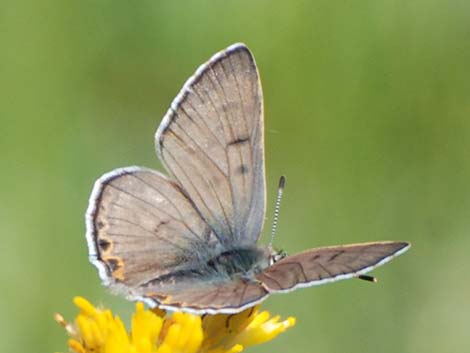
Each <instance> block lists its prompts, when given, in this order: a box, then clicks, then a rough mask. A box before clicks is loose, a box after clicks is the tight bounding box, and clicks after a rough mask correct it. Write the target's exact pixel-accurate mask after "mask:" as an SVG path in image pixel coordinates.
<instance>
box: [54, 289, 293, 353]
mask: <svg viewBox="0 0 470 353" xmlns="http://www.w3.org/2000/svg"><path fill="white" fill-rule="evenodd" d="M74 303H75V305H76V306H77V307H78V309H79V310H80V312H79V314H78V315H77V317H76V318H75V322H74V323H73V324H71V323H67V322H66V321H65V320H64V319H63V318H62V316H60V315H59V314H56V315H55V319H56V321H57V322H59V323H60V324H61V325H62V326H63V327H64V328H65V329H66V331H67V332H68V334H69V336H70V339H69V341H68V346H69V348H70V349H71V350H72V351H73V352H76V353H91V352H93V353H225V352H230V353H236V352H241V351H242V350H243V349H244V348H245V347H248V346H252V345H255V344H260V343H264V342H267V341H270V340H272V339H273V338H274V337H276V336H277V335H278V334H280V333H281V332H283V331H285V330H286V329H287V328H289V327H292V326H294V325H295V319H294V318H292V317H289V318H288V319H287V320H284V321H279V316H275V317H271V316H270V314H269V313H268V312H267V311H263V312H258V307H254V308H251V309H247V310H245V311H243V312H241V313H239V314H235V315H222V314H221V315H205V316H203V317H200V316H197V315H191V314H186V313H182V312H175V313H173V314H172V315H170V314H166V313H165V312H164V311H162V310H159V309H151V310H146V309H145V308H144V305H143V304H142V303H137V304H136V309H135V312H134V314H133V316H132V324H131V331H130V332H127V330H126V328H125V326H124V324H123V322H122V321H121V319H120V318H119V317H118V316H117V315H113V314H112V312H111V311H110V310H109V309H99V308H96V307H94V306H93V305H92V304H90V303H89V302H88V301H87V300H86V299H84V298H82V297H76V298H74Z"/></svg>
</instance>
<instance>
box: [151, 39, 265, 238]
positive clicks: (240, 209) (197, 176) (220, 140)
mask: <svg viewBox="0 0 470 353" xmlns="http://www.w3.org/2000/svg"><path fill="white" fill-rule="evenodd" d="M156 146H157V151H158V153H159V155H160V158H161V160H162V161H163V163H164V164H165V166H166V168H167V169H168V171H169V172H170V173H171V174H172V175H173V176H174V177H175V178H176V180H177V181H178V182H179V183H180V184H181V186H182V187H183V189H184V190H185V192H186V193H187V194H188V195H189V196H190V197H191V199H192V200H193V201H194V203H195V205H196V207H197V208H198V210H199V211H200V213H201V214H202V216H203V218H204V219H205V220H206V222H207V223H208V224H209V225H210V226H211V228H212V229H213V230H214V232H215V233H216V234H217V236H218V237H219V239H220V240H221V241H222V242H233V241H238V242H244V241H246V242H249V243H254V242H256V240H257V239H258V236H259V234H260V232H261V228H262V225H263V221H264V214H265V179H264V155H263V154H264V150H263V148H264V141H263V105H262V91H261V84H260V80H259V76H258V71H257V68H256V64H255V61H254V58H253V56H252V55H251V53H250V51H249V50H248V48H246V46H244V45H242V44H237V45H234V46H231V47H229V48H227V49H226V50H224V51H221V52H219V53H218V54H216V55H215V56H214V57H212V59H210V60H209V61H208V62H207V63H206V64H204V65H202V66H201V67H200V68H199V69H198V70H197V71H196V73H195V75H194V76H193V77H191V78H190V79H189V80H188V82H187V83H186V84H185V85H184V87H183V89H182V90H181V92H180V93H179V95H178V96H177V97H176V99H175V100H174V101H173V103H172V105H171V108H170V109H169V110H168V113H167V114H166V116H165V118H164V120H163V122H162V124H161V125H160V127H159V129H158V131H157V134H156Z"/></svg>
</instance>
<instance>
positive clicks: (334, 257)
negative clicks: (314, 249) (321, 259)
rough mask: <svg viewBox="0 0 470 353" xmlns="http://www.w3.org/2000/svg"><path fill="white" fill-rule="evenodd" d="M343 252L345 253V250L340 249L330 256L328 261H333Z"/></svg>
mask: <svg viewBox="0 0 470 353" xmlns="http://www.w3.org/2000/svg"><path fill="white" fill-rule="evenodd" d="M341 254H344V251H342V250H341V251H338V252H337V253H336V254H333V255H331V256H330V258H329V259H328V261H333V260H334V259H336V258H337V257H338V256H340V255H341Z"/></svg>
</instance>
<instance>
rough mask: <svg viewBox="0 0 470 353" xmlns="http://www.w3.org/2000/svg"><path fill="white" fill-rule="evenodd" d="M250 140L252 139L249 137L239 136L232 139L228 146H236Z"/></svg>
mask: <svg viewBox="0 0 470 353" xmlns="http://www.w3.org/2000/svg"><path fill="white" fill-rule="evenodd" d="M249 141H250V138H249V137H239V138H237V139H235V140H232V141H230V142H229V143H228V144H227V146H235V145H239V144H242V143H246V142H249Z"/></svg>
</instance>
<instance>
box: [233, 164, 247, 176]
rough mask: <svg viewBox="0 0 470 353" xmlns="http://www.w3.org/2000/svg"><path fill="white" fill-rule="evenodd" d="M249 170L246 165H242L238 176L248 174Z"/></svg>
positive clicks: (238, 169) (239, 167)
mask: <svg viewBox="0 0 470 353" xmlns="http://www.w3.org/2000/svg"><path fill="white" fill-rule="evenodd" d="M248 171H249V168H248V167H247V166H246V165H245V164H240V165H239V166H238V168H237V170H236V172H237V174H239V175H241V174H246V173H248Z"/></svg>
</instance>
